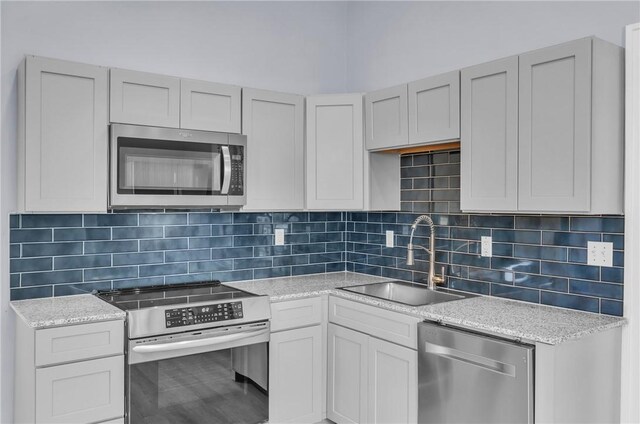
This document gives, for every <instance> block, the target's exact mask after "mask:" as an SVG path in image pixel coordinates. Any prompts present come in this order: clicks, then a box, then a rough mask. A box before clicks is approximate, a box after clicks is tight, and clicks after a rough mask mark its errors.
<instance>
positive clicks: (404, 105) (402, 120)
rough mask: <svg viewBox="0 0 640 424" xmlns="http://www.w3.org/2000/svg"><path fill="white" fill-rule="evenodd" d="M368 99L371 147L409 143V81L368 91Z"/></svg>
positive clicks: (366, 100)
mask: <svg viewBox="0 0 640 424" xmlns="http://www.w3.org/2000/svg"><path fill="white" fill-rule="evenodd" d="M364 99H365V100H364V104H365V115H366V118H365V137H366V145H367V149H368V150H377V149H384V148H389V147H391V146H404V145H406V144H407V143H408V141H409V136H408V130H409V127H408V126H407V122H409V118H408V116H409V115H408V102H407V84H402V85H398V86H396V87H390V88H384V89H382V90H378V91H373V92H371V93H367V94H366V95H365V97H364Z"/></svg>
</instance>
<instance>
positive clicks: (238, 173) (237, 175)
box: [229, 145, 244, 196]
mask: <svg viewBox="0 0 640 424" xmlns="http://www.w3.org/2000/svg"><path fill="white" fill-rule="evenodd" d="M229 153H230V154H231V184H230V186H229V195H230V196H242V195H244V147H243V146H233V145H230V146H229Z"/></svg>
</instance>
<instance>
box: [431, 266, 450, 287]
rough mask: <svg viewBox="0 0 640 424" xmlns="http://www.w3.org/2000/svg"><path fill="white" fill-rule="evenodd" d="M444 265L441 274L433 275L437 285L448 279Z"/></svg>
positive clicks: (434, 282)
mask: <svg viewBox="0 0 640 424" xmlns="http://www.w3.org/2000/svg"><path fill="white" fill-rule="evenodd" d="M444 268H445V267H444V265H442V268H440V271H441V274H440V275H434V276H433V284H435V285H444V284H445V283H446V281H447V278H446V276H445V275H444Z"/></svg>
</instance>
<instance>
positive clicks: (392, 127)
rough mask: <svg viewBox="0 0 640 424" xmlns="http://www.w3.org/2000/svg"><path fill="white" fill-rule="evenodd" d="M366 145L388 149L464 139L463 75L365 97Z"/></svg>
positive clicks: (439, 77)
mask: <svg viewBox="0 0 640 424" xmlns="http://www.w3.org/2000/svg"><path fill="white" fill-rule="evenodd" d="M365 113H366V119H365V122H366V131H365V136H366V145H367V149H368V150H384V149H390V148H401V147H407V146H408V145H427V144H436V143H442V142H445V141H449V140H457V139H459V138H460V72H459V71H453V72H448V73H446V74H441V75H436V76H433V77H429V78H424V79H421V80H419V81H414V82H410V83H409V84H403V85H398V86H395V87H390V88H385V89H382V90H378V91H373V92H370V93H367V94H366V95H365Z"/></svg>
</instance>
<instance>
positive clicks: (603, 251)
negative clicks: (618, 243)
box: [587, 241, 613, 266]
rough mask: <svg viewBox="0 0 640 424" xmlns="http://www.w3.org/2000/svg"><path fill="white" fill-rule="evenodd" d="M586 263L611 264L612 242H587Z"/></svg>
mask: <svg viewBox="0 0 640 424" xmlns="http://www.w3.org/2000/svg"><path fill="white" fill-rule="evenodd" d="M587 264H589V265H593V266H613V243H609V242H600V241H590V242H587Z"/></svg>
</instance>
